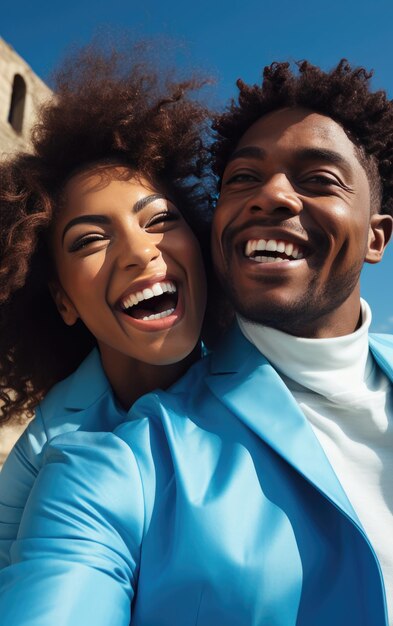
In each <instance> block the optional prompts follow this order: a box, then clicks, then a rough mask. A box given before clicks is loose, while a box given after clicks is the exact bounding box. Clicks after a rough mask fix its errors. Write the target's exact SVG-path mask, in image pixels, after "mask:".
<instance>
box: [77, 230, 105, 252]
mask: <svg viewBox="0 0 393 626" xmlns="http://www.w3.org/2000/svg"><path fill="white" fill-rule="evenodd" d="M104 239H105V237H104V236H103V235H98V234H93V233H92V234H90V235H85V236H84V237H81V238H80V239H77V240H76V241H74V243H73V244H71V246H70V249H69V251H70V252H77V251H78V250H82V248H85V247H86V246H87V245H88V244H89V243H92V242H93V241H104Z"/></svg>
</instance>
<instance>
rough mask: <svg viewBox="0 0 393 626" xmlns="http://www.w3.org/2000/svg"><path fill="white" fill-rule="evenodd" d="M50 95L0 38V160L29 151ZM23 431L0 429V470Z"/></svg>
mask: <svg viewBox="0 0 393 626" xmlns="http://www.w3.org/2000/svg"><path fill="white" fill-rule="evenodd" d="M15 77H17V79H16V80H15ZM51 93H52V92H51V90H50V89H49V87H47V85H45V83H44V82H43V81H42V80H41V79H40V78H39V77H38V76H37V75H36V74H34V72H33V70H32V69H31V67H30V66H29V65H28V64H27V63H26V61H24V60H23V59H22V57H20V56H19V54H17V52H15V50H14V49H13V48H12V47H11V46H10V45H9V44H7V43H6V42H5V41H4V39H2V38H1V37H0V159H1V158H4V157H6V156H7V155H9V154H12V153H15V152H16V151H18V150H23V151H26V150H27V151H29V150H30V131H31V128H32V126H33V125H34V123H35V119H36V114H37V109H38V107H39V106H40V105H41V103H42V102H44V101H45V100H46V99H48V98H49V97H50V96H51ZM10 112H11V115H10ZM24 428H25V425H22V424H18V423H15V424H9V425H6V426H0V468H1V466H2V464H3V463H4V460H5V459H6V457H7V455H8V453H9V451H10V449H11V448H12V446H13V445H14V443H15V441H16V440H17V439H18V437H19V436H20V434H21V433H22V432H23V430H24Z"/></svg>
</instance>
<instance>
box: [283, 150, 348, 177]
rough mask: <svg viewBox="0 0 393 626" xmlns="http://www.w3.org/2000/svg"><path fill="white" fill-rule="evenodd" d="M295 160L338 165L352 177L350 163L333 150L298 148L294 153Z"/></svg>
mask: <svg viewBox="0 0 393 626" xmlns="http://www.w3.org/2000/svg"><path fill="white" fill-rule="evenodd" d="M295 158H296V159H297V160H298V161H324V162H325V163H330V164H332V165H338V166H339V167H341V168H342V169H343V170H344V171H345V173H346V174H347V175H349V176H351V177H352V175H353V168H352V166H351V163H350V162H349V161H348V159H346V158H345V157H343V156H342V154H340V153H339V152H336V151H335V150H329V149H328V148H300V149H299V150H296V151H295Z"/></svg>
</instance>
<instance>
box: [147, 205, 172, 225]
mask: <svg viewBox="0 0 393 626" xmlns="http://www.w3.org/2000/svg"><path fill="white" fill-rule="evenodd" d="M178 219H180V216H179V214H178V213H176V212H175V211H170V210H169V209H168V210H167V211H163V212H162V213H159V214H158V215H155V216H154V217H152V218H151V220H150V221H149V222H148V223H147V225H146V228H150V227H151V226H156V225H157V224H161V223H162V222H175V221H177V220H178Z"/></svg>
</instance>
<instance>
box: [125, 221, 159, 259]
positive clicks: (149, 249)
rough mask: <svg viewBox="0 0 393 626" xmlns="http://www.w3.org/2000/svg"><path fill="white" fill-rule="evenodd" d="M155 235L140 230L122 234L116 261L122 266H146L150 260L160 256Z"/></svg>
mask: <svg viewBox="0 0 393 626" xmlns="http://www.w3.org/2000/svg"><path fill="white" fill-rule="evenodd" d="M160 254H161V253H160V249H159V247H158V241H157V235H156V236H154V235H153V234H152V233H147V232H145V231H143V230H142V229H141V230H133V231H132V232H131V233H129V234H126V233H124V235H123V241H122V242H121V246H120V250H119V253H118V263H119V265H120V266H121V267H122V268H126V267H132V266H137V267H140V268H144V267H146V266H147V265H148V264H149V263H150V262H151V261H154V260H155V259H157V258H158V257H159V256H160Z"/></svg>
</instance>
